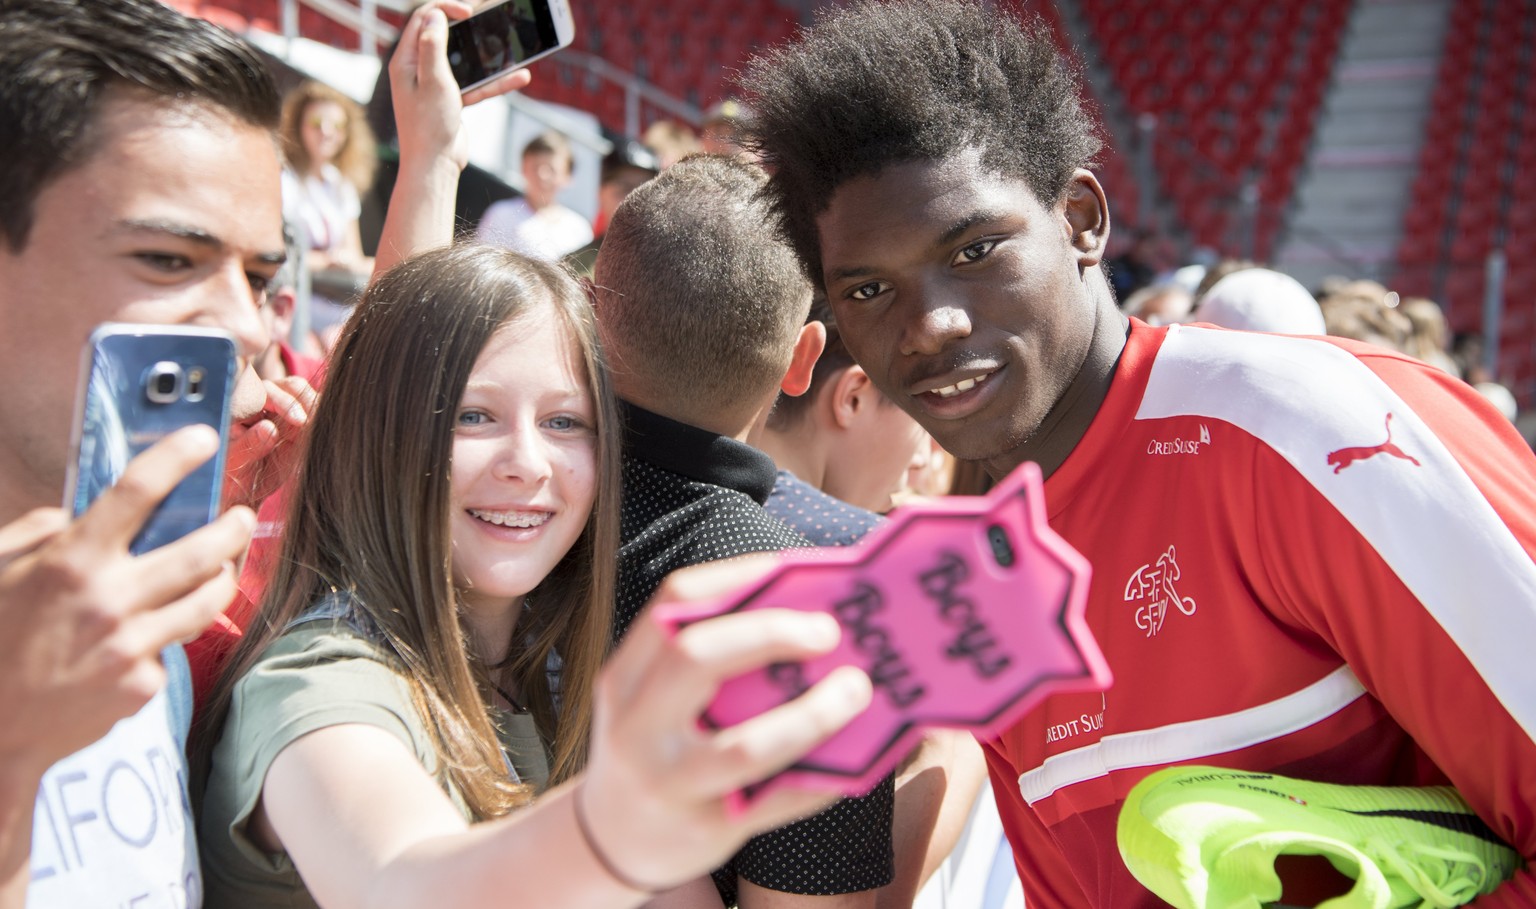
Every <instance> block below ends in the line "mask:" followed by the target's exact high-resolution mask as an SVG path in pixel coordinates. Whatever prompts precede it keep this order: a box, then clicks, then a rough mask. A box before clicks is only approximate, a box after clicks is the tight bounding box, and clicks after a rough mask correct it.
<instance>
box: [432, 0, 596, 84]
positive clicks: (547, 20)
mask: <svg viewBox="0 0 1536 909" xmlns="http://www.w3.org/2000/svg"><path fill="white" fill-rule="evenodd" d="M575 38H576V22H575V20H574V19H573V18H571V5H570V3H569V2H568V0H505V2H503V3H498V4H496V5H494V6H491V7H489V8H487V9H483V10H481V11H480V12H478V13H475V14H474V15H473V16H470V17H469V18H468V19H462V20H460V21H458V22H454V23H452V24H450V25H449V26H448V66H449V68H450V69H452V70H453V78H454V80H455V81H457V82H458V83H459V90H460V91H465V92H467V91H469V90H470V89H472V88H476V87H477V86H481V85H484V84H485V83H487V82H489V81H491V80H492V79H495V78H496V77H497V76H500V75H501V74H502V73H505V72H509V71H511V70H514V69H517V68H519V67H522V66H527V65H528V64H529V63H532V62H533V61H535V60H537V59H539V58H540V57H544V56H547V55H549V54H552V53H554V52H555V51H557V50H559V49H560V48H562V47H568V46H569V45H570V43H571V42H572V41H573V40H575Z"/></svg>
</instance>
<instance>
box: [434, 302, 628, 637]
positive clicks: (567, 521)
mask: <svg viewBox="0 0 1536 909" xmlns="http://www.w3.org/2000/svg"><path fill="white" fill-rule="evenodd" d="M582 376H583V371H582V367H581V360H580V359H579V356H578V353H577V347H576V343H575V341H574V339H573V338H572V337H571V334H570V332H569V331H568V330H567V329H566V328H565V326H564V324H563V322H562V321H561V319H560V318H559V317H558V316H557V315H556V314H555V312H554V311H553V307H552V306H551V305H548V304H545V305H543V306H539V307H537V308H535V309H534V310H532V311H530V312H528V313H526V314H525V315H523V316H522V317H521V318H519V319H517V320H516V321H514V322H512V323H509V324H507V325H504V326H502V327H501V328H500V329H498V330H497V331H496V333H495V334H493V335H492V336H491V339H490V341H489V342H488V343H487V344H486V345H485V349H484V350H482V351H481V352H480V356H479V358H478V359H477V360H476V361H475V367H474V371H473V372H472V373H471V374H470V377H469V384H468V385H467V386H466V388H465V389H464V398H463V400H462V401H461V402H460V404H459V412H458V417H457V422H456V428H455V430H454V438H453V468H452V471H451V475H450V484H451V492H452V509H453V510H452V514H451V516H450V519H449V532H450V534H451V535H452V539H453V578H454V583H455V584H456V585H458V587H459V588H460V589H461V590H463V591H464V595H465V600H466V602H468V603H469V605H470V606H471V608H484V609H487V610H496V609H505V608H508V607H509V606H516V605H518V604H520V603H521V601H522V598H523V597H524V596H525V595H526V594H527V593H528V592H529V591H530V590H532V589H533V588H534V587H536V586H538V584H539V582H540V581H542V580H544V578H545V576H547V575H548V574H549V573H550V571H551V570H553V569H554V567H555V566H556V565H557V564H559V562H560V560H561V559H563V558H565V554H566V553H567V552H568V551H570V548H571V546H572V545H573V544H575V542H576V540H577V539H578V538H579V537H580V536H581V532H582V530H583V528H584V527H585V526H586V523H587V516H588V514H589V513H590V512H591V511H592V503H593V501H594V498H595V496H596V494H597V433H596V425H597V424H596V420H597V408H596V405H595V404H594V402H593V399H592V393H591V390H590V389H589V388H588V387H587V383H586V381H585V380H584V379H583V378H582Z"/></svg>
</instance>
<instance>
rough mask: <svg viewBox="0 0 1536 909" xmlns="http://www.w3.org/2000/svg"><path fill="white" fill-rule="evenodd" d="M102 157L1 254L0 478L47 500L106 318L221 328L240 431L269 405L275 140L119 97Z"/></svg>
mask: <svg viewBox="0 0 1536 909" xmlns="http://www.w3.org/2000/svg"><path fill="white" fill-rule="evenodd" d="M93 129H94V130H97V131H98V132H97V134H96V142H97V150H96V151H95V152H94V153H93V154H91V155H90V156H89V157H88V158H87V159H86V160H85V161H84V162H83V163H81V164H80V165H78V166H76V167H74V168H72V169H70V170H68V171H66V172H65V173H63V174H61V175H60V176H59V177H57V178H56V179H54V180H53V181H52V182H50V183H49V184H47V185H46V186H45V187H44V188H43V190H42V192H40V193H39V194H38V196H37V199H36V202H35V203H34V207H33V215H34V219H33V224H32V230H31V233H30V235H29V236H28V239H27V244H26V246H25V247H23V248H22V250H21V251H20V252H19V253H17V252H12V251H11V250H10V248H9V247H8V246H6V245H4V244H0V388H4V389H5V390H6V391H5V393H4V394H0V475H3V476H4V477H5V482H7V483H12V484H15V488H18V489H29V490H31V489H35V490H37V491H38V492H37V499H38V501H39V504H43V503H48V504H51V503H54V502H56V501H58V496H59V495H60V494H61V491H62V489H63V485H64V468H65V462H66V461H67V459H68V450H69V424H70V421H71V419H72V412H73V409H74V394H75V383H76V378H77V364H78V363H79V362H80V350H81V348H82V346H83V345H84V344H85V342H86V339H87V338H88V337H89V336H90V333H91V330H92V329H93V328H94V327H95V326H96V325H97V324H98V323H101V322H104V321H116V322H138V323H149V324H165V325H201V326H209V327H215V328H222V329H225V330H227V331H229V332H231V333H232V334H233V335H234V336H235V340H236V343H237V350H238V353H239V355H240V357H241V358H242V362H241V367H242V372H241V375H240V380H239V383H238V384H237V387H236V391H235V401H234V417H235V422H236V431H239V428H240V427H241V426H243V425H248V424H249V423H251V422H254V420H255V419H256V418H257V417H259V415H260V411H261V409H262V408H263V407H264V406H265V404H266V395H265V393H264V392H263V391H262V388H261V383H260V380H258V379H256V377H255V373H254V371H252V370H251V369H250V363H251V360H252V358H254V357H255V356H256V355H258V354H260V353H261V351H262V350H264V349H265V348H266V346H267V334H266V330H265V329H264V327H263V325H262V323H261V321H260V319H259V317H258V309H259V307H260V304H261V299H262V295H263V289H264V287H265V285H266V282H267V281H268V280H269V279H270V278H271V277H272V276H273V275H274V274H275V273H276V271H277V269H278V267H279V266H280V264H281V262H282V259H283V222H282V209H281V204H282V200H281V194H280V193H281V191H280V189H279V181H278V174H279V166H280V165H279V162H278V152H277V147H276V144H275V142H274V139H273V136H272V134H271V133H270V132H268V131H267V130H265V129H262V128H259V127H254V126H250V125H248V124H244V123H239V122H236V121H234V120H232V119H230V118H229V117H227V116H226V115H225V114H223V113H221V112H216V111H211V110H207V109H203V108H198V107H190V108H189V107H186V106H183V107H177V108H172V107H167V106H165V105H163V104H161V103H158V102H156V101H150V100H144V99H142V98H140V97H139V96H130V95H128V94H126V93H124V94H122V95H119V96H116V97H112V96H109V97H108V98H107V99H105V100H104V102H103V104H102V105H101V111H100V113H99V114H98V120H97V121H96V123H95V124H94V125H93Z"/></svg>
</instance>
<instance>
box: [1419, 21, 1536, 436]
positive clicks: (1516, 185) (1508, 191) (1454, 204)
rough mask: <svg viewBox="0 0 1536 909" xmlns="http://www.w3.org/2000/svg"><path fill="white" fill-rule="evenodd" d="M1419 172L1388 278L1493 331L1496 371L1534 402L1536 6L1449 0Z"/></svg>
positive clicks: (1460, 323)
mask: <svg viewBox="0 0 1536 909" xmlns="http://www.w3.org/2000/svg"><path fill="white" fill-rule="evenodd" d="M1417 173H1418V175H1417V177H1416V178H1415V180H1414V182H1413V189H1412V203H1411V205H1410V207H1409V209H1408V214H1407V217H1406V218H1405V220H1404V222H1403V234H1402V241H1401V243H1400V244H1399V245H1398V248H1397V257H1396V258H1397V263H1398V266H1397V269H1396V271H1395V273H1394V274H1393V275H1392V278H1391V282H1390V283H1391V284H1392V286H1393V287H1395V288H1398V289H1399V290H1401V291H1402V292H1403V293H1406V294H1416V295H1423V296H1427V297H1430V298H1431V299H1434V300H1437V301H1439V302H1440V303H1441V304H1442V305H1443V306H1444V307H1445V308H1446V311H1447V315H1448V316H1449V318H1450V321H1451V325H1452V327H1453V329H1456V330H1459V331H1480V330H1484V329H1485V325H1486V326H1487V327H1490V328H1494V329H1495V330H1494V331H1492V332H1489V333H1490V334H1496V335H1497V336H1498V337H1499V338H1500V343H1499V346H1498V349H1497V352H1496V353H1497V361H1498V370H1497V372H1498V376H1499V378H1500V380H1501V381H1503V382H1504V383H1505V384H1507V385H1509V386H1510V387H1511V389H1512V390H1513V391H1514V392H1515V396H1516V398H1517V400H1519V402H1520V405H1521V407H1522V408H1528V407H1530V406H1532V404H1536V349H1533V339H1536V258H1533V257H1531V256H1529V255H1525V254H1523V251H1526V250H1529V248H1530V244H1532V243H1533V242H1536V3H1533V2H1531V0H1456V2H1455V3H1453V4H1452V9H1451V13H1450V24H1449V27H1448V28H1447V30H1446V36H1445V44H1444V51H1443V54H1442V55H1441V58H1440V66H1439V72H1438V76H1437V78H1436V80H1435V91H1434V95H1433V98H1432V100H1431V102H1430V111H1429V119H1428V125H1427V127H1426V129H1425V141H1424V145H1423V148H1422V150H1421V151H1420V154H1419V159H1418V168H1417ZM1490 275H1491V276H1492V277H1493V278H1494V281H1495V286H1494V288H1493V291H1494V292H1493V293H1492V294H1491V295H1490V294H1489V293H1488V291H1489V277H1490ZM1500 284H1502V287H1500V286H1499V285H1500ZM1500 291H1502V292H1500ZM1485 312H1486V313H1487V319H1491V320H1492V322H1493V323H1494V324H1492V325H1487V322H1486V320H1485Z"/></svg>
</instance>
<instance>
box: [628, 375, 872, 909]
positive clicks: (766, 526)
mask: <svg viewBox="0 0 1536 909" xmlns="http://www.w3.org/2000/svg"><path fill="white" fill-rule="evenodd" d="M623 411H624V419H625V424H626V431H625V452H624V465H623V474H624V497H623V504H622V508H621V517H620V537H621V540H620V546H619V578H618V584H619V590H618V604H617V605H618V611H617V616H616V622H615V632H614V633H615V635H616V636H617V637H622V635H623V634H624V632H625V631H626V630H627V629H628V628H629V624H630V622H632V621H634V618H635V616H636V615H638V614H639V612H640V610H641V609H642V608H643V607H644V606H645V603H646V601H647V600H649V599H650V596H651V594H653V593H655V592H656V588H657V586H659V585H660V584H661V580H662V578H664V577H666V576H667V574H669V573H670V572H672V571H674V570H676V569H678V568H683V567H685V566H688V565H697V564H701V563H704V562H713V561H718V560H720V559H728V558H732V557H735V556H741V555H746V554H748V553H754V552H777V551H779V550H782V549H791V548H798V547H802V546H806V545H809V544H808V542H807V540H806V539H805V538H804V537H802V536H801V535H800V534H798V533H795V532H794V531H793V530H791V529H790V528H789V527H788V526H786V525H785V524H784V523H783V522H781V521H779V520H778V519H776V518H774V517H773V516H771V515H770V514H768V512H767V511H765V510H764V509H763V503H764V502H765V501H766V500H767V499H768V495H769V493H770V492H771V491H772V489H773V486H774V478H775V477H774V474H775V471H774V465H773V461H772V459H770V458H769V457H768V456H767V455H765V454H763V453H762V452H760V451H758V450H757V449H755V448H752V447H751V446H749V445H745V444H743V443H741V442H737V441H736V440H734V439H728V438H725V437H723V436H718V435H715V434H714V433H711V432H708V431H705V430H702V429H699V428H697V427H693V426H688V425H685V424H683V423H678V422H676V421H674V420H669V419H667V418H666V417H663V416H661V415H659V414H655V413H651V412H650V411H647V410H644V409H642V408H639V407H635V406H633V405H629V404H625V405H624V406H623ZM894 801H895V787H894V784H893V781H892V778H890V777H887V778H886V779H885V780H884V781H882V782H881V784H880V785H879V786H877V787H876V788H875V790H874V791H873V792H871V793H870V794H869V795H866V796H863V797H861V798H856V799H843V800H842V801H839V802H837V803H836V804H834V805H833V806H832V807H830V808H828V809H827V810H825V811H823V812H821V813H820V814H818V815H815V816H814V817H810V818H807V819H805V820H802V821H797V822H795V823H793V824H790V825H788V826H786V827H781V828H779V829H777V830H773V831H770V832H768V833H765V834H763V835H761V836H757V837H754V838H753V839H752V840H750V841H749V842H748V843H747V844H746V845H745V846H744V847H742V849H741V851H740V852H738V853H737V854H736V855H735V856H734V857H732V859H731V861H730V862H729V863H728V864H727V865H726V866H725V867H724V868H721V869H720V870H718V871H716V872H715V874H714V878H715V885H716V886H717V887H718V888H719V890H720V895H721V898H722V899H724V901H725V904H726V905H727V906H734V905H736V886H737V876H738V875H739V876H740V877H742V878H745V879H746V880H749V881H751V882H752V883H754V884H756V885H758V886H760V887H765V888H767V889H769V890H777V891H781V892H784V893H799V894H817V895H830V894H839V893H857V892H859V891H862V890H873V889H875V888H877V887H882V886H884V885H886V884H888V883H890V881H891V879H892V877H893V875H894V856H893V853H892V849H891V816H892V808H893V804H894Z"/></svg>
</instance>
